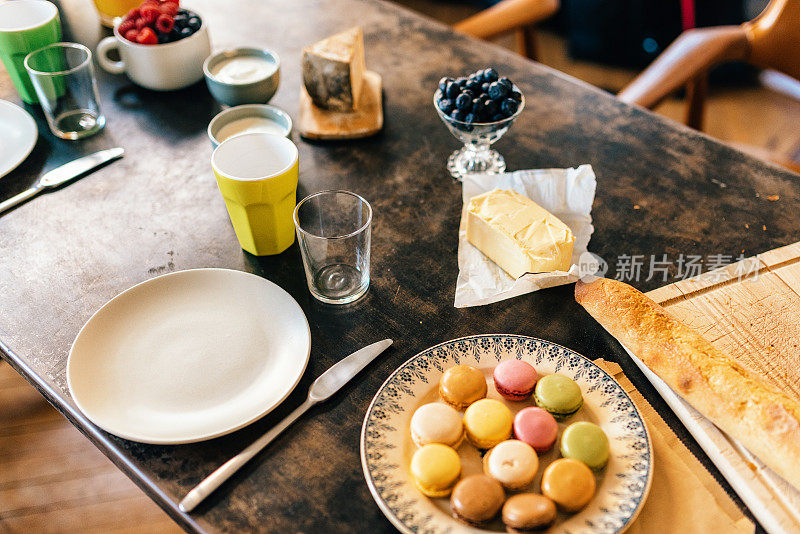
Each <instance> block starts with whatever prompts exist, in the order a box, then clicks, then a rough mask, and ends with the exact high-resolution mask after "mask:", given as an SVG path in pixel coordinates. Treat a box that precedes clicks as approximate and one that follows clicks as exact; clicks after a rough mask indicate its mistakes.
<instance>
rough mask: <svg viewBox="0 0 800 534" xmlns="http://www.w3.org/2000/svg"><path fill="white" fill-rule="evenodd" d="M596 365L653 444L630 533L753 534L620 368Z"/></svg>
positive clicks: (604, 363) (747, 521) (611, 364)
mask: <svg viewBox="0 0 800 534" xmlns="http://www.w3.org/2000/svg"><path fill="white" fill-rule="evenodd" d="M595 363H596V364H597V365H599V366H600V367H602V368H603V369H605V370H606V371H607V372H608V373H610V374H611V375H612V376H613V377H614V378H615V379H616V380H617V382H619V383H620V385H621V386H622V388H623V389H624V390H625V391H626V392H628V395H630V396H631V399H632V400H633V402H634V403H635V404H636V406H637V407H638V408H639V411H640V412H641V413H642V417H644V420H645V421H646V423H647V429H648V431H649V432H650V439H651V440H652V442H653V462H654V463H653V482H652V486H651V488H650V495H649V496H648V498H647V501H646V502H645V505H644V507H643V508H642V511H641V512H640V513H639V516H638V517H637V518H636V520H635V521H634V522H633V524H632V525H631V526H630V528H629V529H628V530H627V531H626V532H627V533H629V534H648V533H652V532H658V533H659V534H668V533H671V532H674V533H676V534H677V533H681V534H688V533H693V532H696V533H698V534H700V533H703V534H705V533H708V532H737V533H748V534H752V533H753V532H754V531H755V525H754V524H753V522H752V521H750V519H749V518H747V517H746V516H745V515H744V514H743V513H742V511H741V510H740V509H739V507H738V506H736V503H734V502H733V500H732V499H731V498H730V497H729V496H728V494H727V493H725V490H724V489H722V486H720V485H719V484H718V483H717V481H716V480H714V477H712V476H711V474H710V473H709V472H708V471H706V469H705V467H703V465H702V464H701V463H700V461H699V460H697V458H695V457H694V455H693V454H692V453H691V452H690V451H689V449H687V448H686V446H685V445H684V444H683V443H681V441H680V440H679V439H678V437H677V436H676V435H675V433H674V432H672V429H670V428H669V426H667V424H666V423H665V422H664V420H663V419H661V416H659V415H658V413H656V411H655V410H653V408H652V406H650V404H649V403H648V402H647V400H645V398H644V397H643V396H642V394H641V393H639V391H638V390H637V389H636V388H635V387H633V384H631V382H630V381H629V380H628V378H627V377H626V376H625V375H624V374H623V372H622V368H621V367H620V366H619V365H618V364H617V363H614V362H609V361H605V360H602V359H599V360H595Z"/></svg>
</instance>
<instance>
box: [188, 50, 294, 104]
mask: <svg viewBox="0 0 800 534" xmlns="http://www.w3.org/2000/svg"><path fill="white" fill-rule="evenodd" d="M237 58H242V59H244V60H247V59H248V58H250V59H256V60H259V61H262V62H263V64H264V67H265V68H264V69H263V72H258V71H257V70H254V69H253V68H250V67H252V65H251V66H250V67H248V66H243V68H242V69H240V70H239V72H236V71H235V69H234V70H233V71H231V70H229V71H228V73H227V75H226V74H225V72H224V71H221V70H220V69H222V68H223V67H227V66H230V65H231V64H230V63H229V61H230V60H233V59H237ZM223 63H226V64H227V65H223ZM203 74H204V75H205V78H206V84H207V85H208V90H209V91H210V92H211V95H212V96H213V97H214V98H215V99H216V100H217V102H219V103H220V104H224V105H226V106H239V105H242V104H266V103H267V102H269V101H270V99H271V98H272V96H273V95H274V94H275V92H276V91H277V90H278V84H279V83H280V79H281V64H280V59H279V58H278V54H276V53H275V52H273V51H271V50H267V49H266V48H251V47H238V48H228V49H226V50H221V51H219V52H214V53H213V54H211V55H210V56H208V57H207V58H206V60H205V62H204V63H203Z"/></svg>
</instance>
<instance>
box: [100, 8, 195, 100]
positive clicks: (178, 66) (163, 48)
mask: <svg viewBox="0 0 800 534" xmlns="http://www.w3.org/2000/svg"><path fill="white" fill-rule="evenodd" d="M118 27H119V25H117V26H116V27H115V28H114V36H113V37H106V38H105V39H103V40H102V41H100V44H99V45H97V60H98V62H99V63H100V66H101V67H103V68H104V69H105V70H107V71H108V72H110V73H112V74H121V73H123V72H124V73H125V74H127V75H128V78H130V79H131V81H132V82H133V83H135V84H137V85H141V86H142V87H146V88H147V89H153V90H156V91H174V90H176V89H182V88H184V87H188V86H190V85H192V84H194V83H197V82H198V81H200V80H202V79H203V62H204V61H205V59H206V58H207V57H208V56H209V54H211V40H210V39H209V37H208V28H207V27H206V23H205V21H204V20H203V22H202V24H201V26H200V29H199V30H197V31H196V32H195V33H193V34H192V35H190V36H189V37H185V38H183V39H181V40H179V41H175V42H172V43H164V44H157V45H141V44H138V43H134V42H131V41H129V40H127V39H125V38H124V37H123V36H121V35H120V34H119V32H118V31H117V28H118ZM112 49H116V50H118V51H119V57H120V61H114V60H112V59H110V58H109V57H108V52H109V51H111V50H112Z"/></svg>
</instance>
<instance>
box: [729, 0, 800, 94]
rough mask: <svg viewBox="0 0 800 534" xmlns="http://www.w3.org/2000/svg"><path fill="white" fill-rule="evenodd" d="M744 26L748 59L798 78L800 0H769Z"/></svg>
mask: <svg viewBox="0 0 800 534" xmlns="http://www.w3.org/2000/svg"><path fill="white" fill-rule="evenodd" d="M743 28H744V30H745V32H746V33H747V40H748V42H749V45H750V53H749V58H748V59H749V60H750V61H751V62H753V63H754V64H756V65H758V66H760V67H766V68H772V69H776V70H779V71H781V72H783V73H785V74H788V75H789V76H791V77H793V78H796V79H798V80H800V0H772V1H771V2H770V3H769V4H768V5H767V7H766V8H764V11H763V12H762V13H761V14H760V15H759V16H758V17H756V18H755V19H753V20H752V21H750V22H746V23H745V24H744V25H743Z"/></svg>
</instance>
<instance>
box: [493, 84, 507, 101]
mask: <svg viewBox="0 0 800 534" xmlns="http://www.w3.org/2000/svg"><path fill="white" fill-rule="evenodd" d="M489 96H490V97H491V98H492V100H502V99H504V98H505V97H506V96H508V87H506V86H505V85H503V84H501V83H500V82H492V83H490V84H489Z"/></svg>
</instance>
